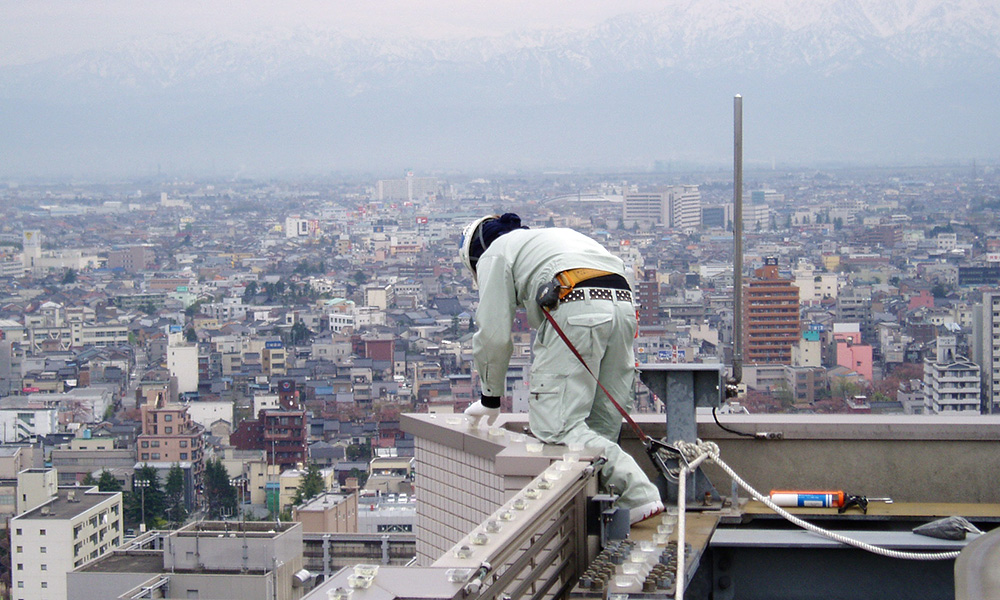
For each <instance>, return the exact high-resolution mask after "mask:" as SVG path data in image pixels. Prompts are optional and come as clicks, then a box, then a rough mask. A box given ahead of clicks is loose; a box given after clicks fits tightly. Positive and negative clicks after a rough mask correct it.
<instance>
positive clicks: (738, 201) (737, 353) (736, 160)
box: [733, 94, 743, 384]
mask: <svg viewBox="0 0 1000 600" xmlns="http://www.w3.org/2000/svg"><path fill="white" fill-rule="evenodd" d="M733 129H734V131H733V244H734V250H733V338H734V339H733V342H734V345H733V383H734V384H739V383H740V382H741V381H743V96H741V95H739V94H737V95H736V97H735V98H734V99H733Z"/></svg>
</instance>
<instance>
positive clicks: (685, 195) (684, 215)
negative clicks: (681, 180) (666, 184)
mask: <svg viewBox="0 0 1000 600" xmlns="http://www.w3.org/2000/svg"><path fill="white" fill-rule="evenodd" d="M670 216H671V221H670V226H671V227H673V228H674V229H684V230H694V229H699V228H701V192H699V191H698V186H696V185H679V186H675V187H674V188H673V189H671V190H670Z"/></svg>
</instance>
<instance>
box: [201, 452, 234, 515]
mask: <svg viewBox="0 0 1000 600" xmlns="http://www.w3.org/2000/svg"><path fill="white" fill-rule="evenodd" d="M204 478H205V498H206V499H207V500H208V516H209V518H212V519H217V518H219V517H221V516H223V515H235V514H236V488H235V487H233V484H232V482H230V481H229V473H228V472H227V471H226V467H225V465H223V464H222V461H221V460H219V459H217V458H216V459H212V460H210V461H208V462H207V463H205V473H204Z"/></svg>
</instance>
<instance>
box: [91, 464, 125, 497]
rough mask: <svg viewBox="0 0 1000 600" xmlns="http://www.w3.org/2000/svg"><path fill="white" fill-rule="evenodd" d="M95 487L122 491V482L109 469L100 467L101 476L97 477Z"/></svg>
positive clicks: (107, 490)
mask: <svg viewBox="0 0 1000 600" xmlns="http://www.w3.org/2000/svg"><path fill="white" fill-rule="evenodd" d="M97 489H99V490H101V491H102V492H120V491H122V484H121V482H120V481H118V479H117V478H116V477H115V476H114V475H113V474H112V473H111V471H109V470H107V469H102V470H101V476H100V477H99V478H98V479H97Z"/></svg>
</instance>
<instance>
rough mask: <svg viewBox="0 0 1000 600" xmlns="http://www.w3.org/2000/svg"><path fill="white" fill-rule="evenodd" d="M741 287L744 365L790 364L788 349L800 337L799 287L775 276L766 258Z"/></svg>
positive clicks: (773, 262) (774, 263)
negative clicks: (749, 279) (753, 277)
mask: <svg viewBox="0 0 1000 600" xmlns="http://www.w3.org/2000/svg"><path fill="white" fill-rule="evenodd" d="M754 273H755V275H756V279H754V280H751V281H750V282H749V283H748V284H747V286H746V287H745V292H744V302H743V325H744V329H743V336H744V340H743V342H744V343H743V352H744V360H745V362H746V363H747V364H780V365H790V364H792V347H793V346H795V345H796V344H798V342H799V337H800V336H801V326H800V323H799V288H797V287H795V286H794V285H792V280H791V279H783V278H782V277H781V276H780V275H779V274H778V259H777V258H776V257H773V256H769V257H767V258H765V259H764V266H763V267H761V268H760V269H757V270H756V271H754Z"/></svg>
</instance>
